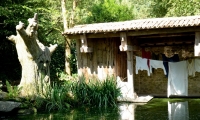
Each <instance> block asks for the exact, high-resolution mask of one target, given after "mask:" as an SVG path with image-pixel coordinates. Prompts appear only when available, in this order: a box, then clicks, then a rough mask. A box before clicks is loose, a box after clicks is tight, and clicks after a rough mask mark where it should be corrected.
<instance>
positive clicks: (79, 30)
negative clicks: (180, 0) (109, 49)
mask: <svg viewBox="0 0 200 120" xmlns="http://www.w3.org/2000/svg"><path fill="white" fill-rule="evenodd" d="M192 26H200V16H186V17H168V18H152V19H140V20H131V21H123V22H109V23H96V24H85V25H77V26H74V27H73V28H70V29H68V30H67V31H66V32H65V33H64V34H83V33H102V32H103V33H105V32H115V31H127V30H144V29H158V28H178V27H192Z"/></svg>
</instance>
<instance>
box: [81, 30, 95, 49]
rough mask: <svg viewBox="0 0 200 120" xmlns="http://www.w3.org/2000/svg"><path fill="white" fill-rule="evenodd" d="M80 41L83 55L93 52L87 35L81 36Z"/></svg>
mask: <svg viewBox="0 0 200 120" xmlns="http://www.w3.org/2000/svg"><path fill="white" fill-rule="evenodd" d="M80 39H81V48H80V52H82V53H89V52H92V48H91V47H88V44H87V38H86V35H85V34H84V35H80Z"/></svg>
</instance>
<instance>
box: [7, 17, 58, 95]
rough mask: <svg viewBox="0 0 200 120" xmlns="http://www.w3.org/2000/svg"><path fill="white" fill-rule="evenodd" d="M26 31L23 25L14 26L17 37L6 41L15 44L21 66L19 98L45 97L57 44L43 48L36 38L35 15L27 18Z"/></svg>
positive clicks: (11, 37) (36, 25)
mask: <svg viewBox="0 0 200 120" xmlns="http://www.w3.org/2000/svg"><path fill="white" fill-rule="evenodd" d="M28 21H29V25H28V26H27V28H26V30H25V29H24V23H22V22H19V25H17V26H16V31H17V35H16V36H14V35H11V36H9V37H8V40H10V41H12V42H14V43H15V46H16V49H17V54H18V59H19V62H20V64H21V66H22V76H21V82H20V84H19V87H21V88H22V89H21V96H37V95H40V96H45V95H47V92H48V89H49V85H50V69H49V65H50V62H51V54H52V53H53V51H55V49H56V47H57V44H55V45H50V47H47V46H44V45H43V44H42V43H40V42H39V40H38V37H37V29H38V24H37V14H35V15H34V18H29V19H28Z"/></svg>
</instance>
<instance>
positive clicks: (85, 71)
mask: <svg viewBox="0 0 200 120" xmlns="http://www.w3.org/2000/svg"><path fill="white" fill-rule="evenodd" d="M63 35H65V36H66V37H68V38H69V39H76V45H77V59H78V63H77V64H78V74H79V75H85V76H86V77H90V76H97V77H98V78H99V79H100V80H101V79H104V78H106V77H107V76H109V75H114V76H116V77H117V78H120V79H121V80H122V81H124V82H126V83H128V85H130V86H131V88H132V91H133V92H136V93H137V94H148V95H154V96H166V95H167V80H168V79H167V77H166V76H165V75H164V74H163V71H162V70H161V69H155V70H154V71H153V74H151V75H150V76H148V75H147V72H146V71H142V70H141V71H139V73H138V74H135V64H136V60H135V56H141V49H142V48H145V49H148V50H149V51H150V52H151V53H154V54H156V55H158V56H159V58H158V60H162V57H161V54H163V53H164V48H165V47H166V46H170V47H171V48H172V50H171V52H172V53H176V54H178V55H179V58H180V60H187V59H189V58H193V57H195V56H199V55H200V44H199V42H200V16H186V17H169V18H152V19H141V20H131V21H123V22H110V23H96V24H85V25H77V26H75V27H73V28H70V29H68V30H67V31H66V32H65V33H63ZM188 96H200V74H199V73H198V72H196V75H195V76H189V78H188Z"/></svg>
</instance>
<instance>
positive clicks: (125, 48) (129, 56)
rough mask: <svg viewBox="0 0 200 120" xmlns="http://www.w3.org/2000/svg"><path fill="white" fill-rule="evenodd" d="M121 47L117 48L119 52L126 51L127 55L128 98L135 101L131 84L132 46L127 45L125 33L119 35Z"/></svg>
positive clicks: (132, 84) (132, 83)
mask: <svg viewBox="0 0 200 120" xmlns="http://www.w3.org/2000/svg"><path fill="white" fill-rule="evenodd" d="M120 38H121V45H120V46H119V49H120V51H126V53H127V81H128V82H127V84H126V86H127V87H128V91H127V92H128V95H127V97H128V98H131V99H135V96H134V82H133V80H134V79H133V78H134V77H133V50H134V49H133V48H134V47H133V46H131V45H128V42H129V41H128V40H129V39H127V35H126V33H124V32H122V33H120Z"/></svg>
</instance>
